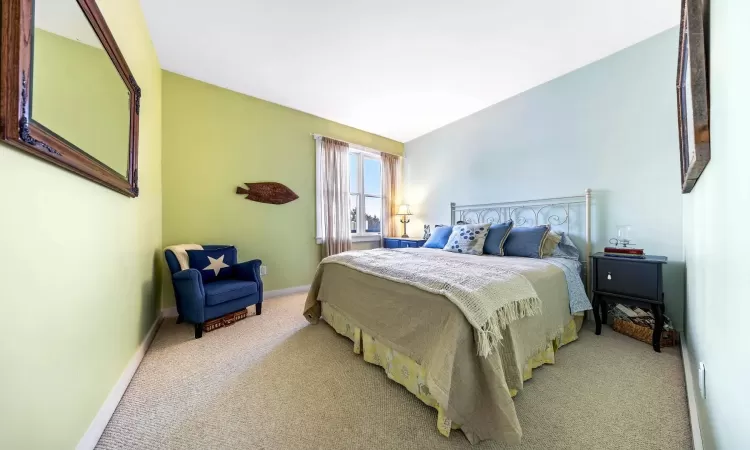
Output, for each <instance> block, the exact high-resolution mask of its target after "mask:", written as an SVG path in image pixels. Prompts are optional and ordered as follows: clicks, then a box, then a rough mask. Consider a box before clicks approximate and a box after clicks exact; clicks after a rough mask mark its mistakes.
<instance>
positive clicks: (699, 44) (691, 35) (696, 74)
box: [677, 0, 711, 194]
mask: <svg viewBox="0 0 750 450" xmlns="http://www.w3.org/2000/svg"><path fill="white" fill-rule="evenodd" d="M708 2H709V0H682V9H681V17H680V40H679V46H678V54H677V126H678V130H677V131H678V133H679V139H680V174H681V175H682V192H683V194H687V193H689V192H690V191H692V190H693V187H694V186H695V183H697V182H698V179H699V178H700V176H701V174H702V173H703V170H704V169H705V168H706V166H707V165H708V163H709V161H711V133H710V127H709V118H710V95H709V72H708V62H709V58H708V51H707V50H708V46H707V45H706V36H708Z"/></svg>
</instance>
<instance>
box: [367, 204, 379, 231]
mask: <svg viewBox="0 0 750 450" xmlns="http://www.w3.org/2000/svg"><path fill="white" fill-rule="evenodd" d="M382 207H383V199H380V198H373V197H365V231H366V232H368V233H380V216H381V215H382V214H381V213H382V211H381V208H382Z"/></svg>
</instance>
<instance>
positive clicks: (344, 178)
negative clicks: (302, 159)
mask: <svg viewBox="0 0 750 450" xmlns="http://www.w3.org/2000/svg"><path fill="white" fill-rule="evenodd" d="M321 156H322V159H321V161H322V166H321V181H322V183H323V186H322V188H323V189H322V205H321V207H322V213H323V239H324V241H325V243H324V244H325V254H326V256H330V255H335V254H337V253H341V252H345V251H347V250H351V249H352V236H351V229H350V223H349V222H350V218H349V145H348V144H347V143H345V142H341V141H337V140H335V139H330V138H327V137H323V138H322V155H321Z"/></svg>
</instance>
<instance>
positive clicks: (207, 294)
mask: <svg viewBox="0 0 750 450" xmlns="http://www.w3.org/2000/svg"><path fill="white" fill-rule="evenodd" d="M223 247H226V246H225V245H204V246H203V248H204V250H215V249H220V248H223ZM164 256H165V257H166V259H167V266H169V271H170V272H172V285H173V286H174V294H175V299H176V300H177V314H178V317H177V323H181V322H183V321H186V322H188V323H192V324H194V325H195V338H196V339H199V338H200V337H201V336H203V323H204V322H206V321H208V320H211V319H216V318H217V317H221V316H223V315H225V314H228V313H231V312H234V311H239V310H241V309H244V308H247V307H248V306H250V305H255V313H256V315H260V313H261V308H262V305H263V281H262V280H261V278H260V265H261V261H260V260H259V259H255V260H252V261H247V262H243V263H238V264H234V265H232V266H231V269H232V274H231V278H230V279H221V280H217V281H212V282H210V283H204V282H203V278H202V277H201V273H200V271H198V270H197V269H187V270H181V269H180V263H179V262H178V260H177V257H176V256H175V254H174V253H173V252H172V251H171V250H166V251H165V252H164Z"/></svg>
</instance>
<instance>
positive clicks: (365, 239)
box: [352, 234, 380, 242]
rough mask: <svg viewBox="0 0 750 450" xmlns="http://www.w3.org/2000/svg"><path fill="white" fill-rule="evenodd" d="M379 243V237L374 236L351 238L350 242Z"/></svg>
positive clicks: (377, 235)
mask: <svg viewBox="0 0 750 450" xmlns="http://www.w3.org/2000/svg"><path fill="white" fill-rule="evenodd" d="M375 241H380V235H379V234H374V235H372V236H352V242H375Z"/></svg>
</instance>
